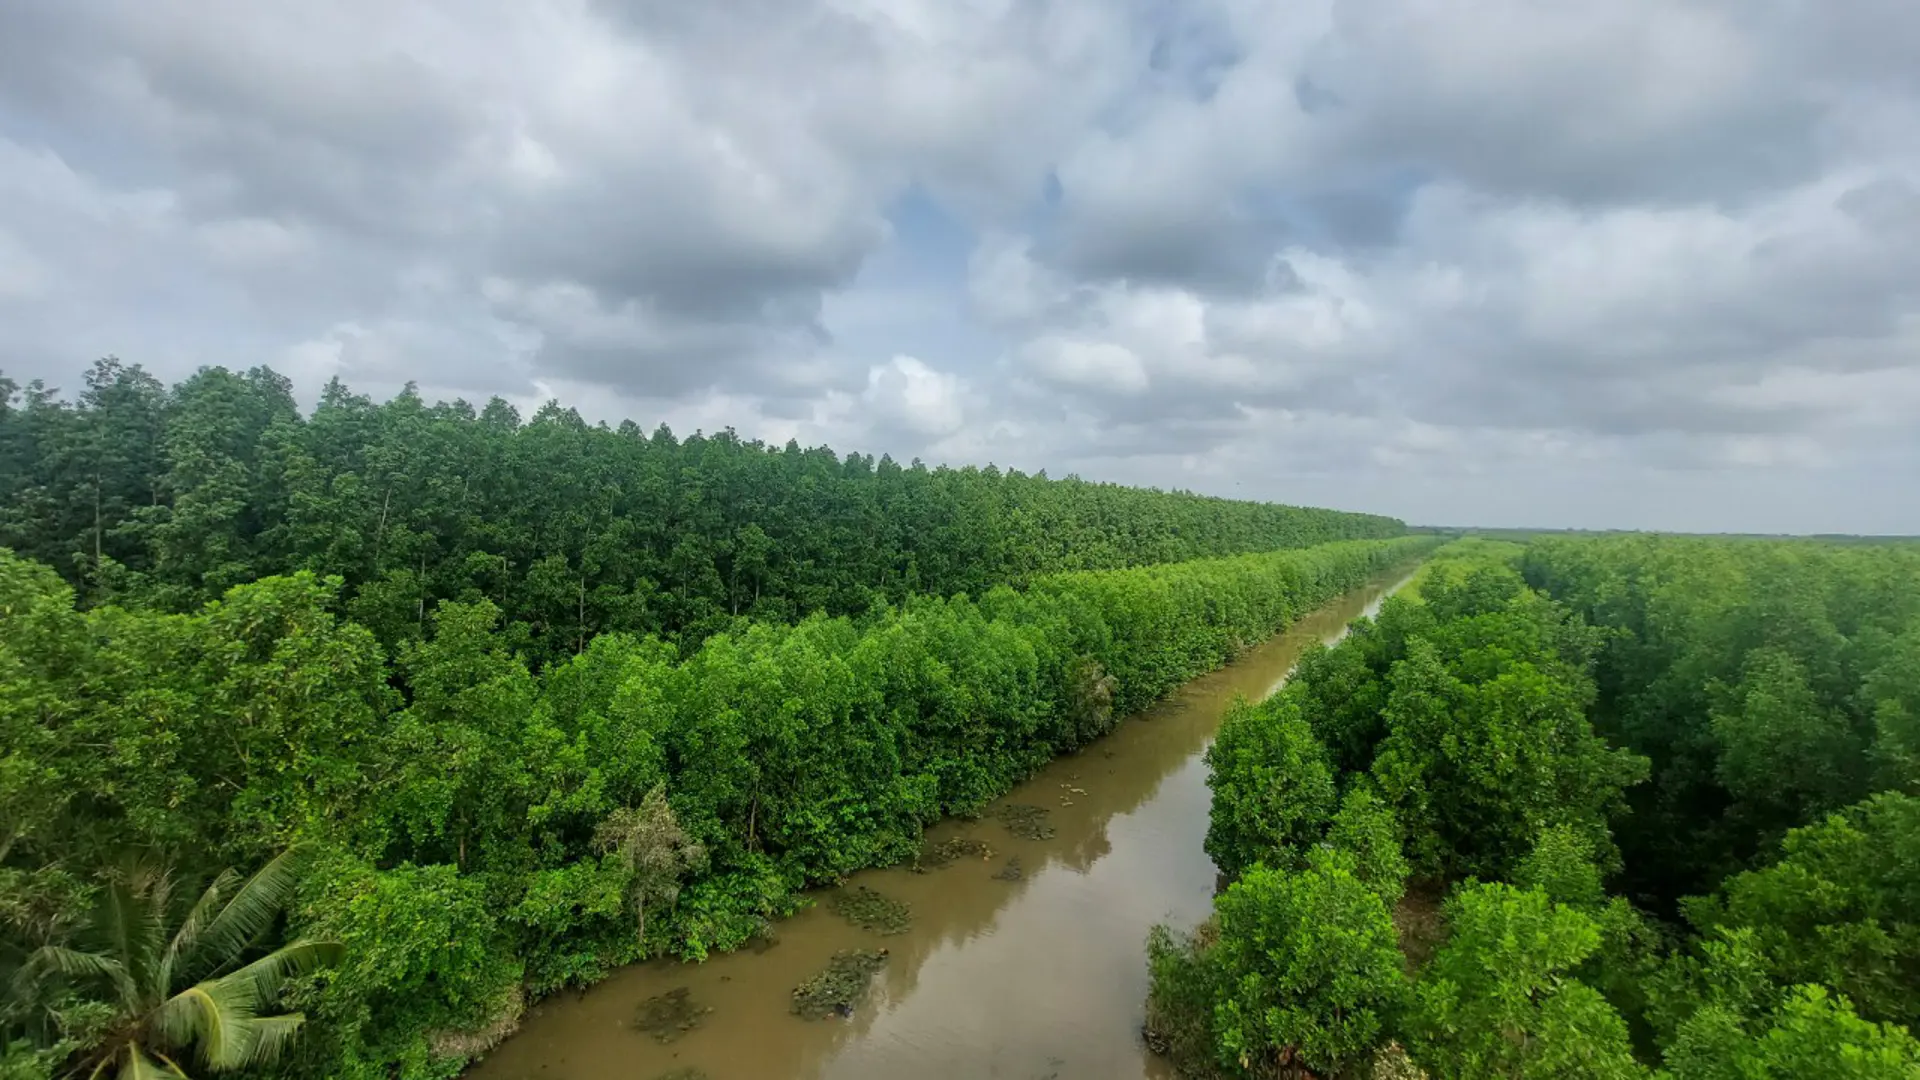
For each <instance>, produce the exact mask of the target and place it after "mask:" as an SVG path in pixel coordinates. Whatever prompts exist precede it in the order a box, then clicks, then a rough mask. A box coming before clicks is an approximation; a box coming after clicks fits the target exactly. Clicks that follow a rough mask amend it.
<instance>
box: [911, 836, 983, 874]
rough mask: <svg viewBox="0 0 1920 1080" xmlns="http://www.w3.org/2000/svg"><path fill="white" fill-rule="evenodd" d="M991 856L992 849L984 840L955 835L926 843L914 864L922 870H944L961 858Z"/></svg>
mask: <svg viewBox="0 0 1920 1080" xmlns="http://www.w3.org/2000/svg"><path fill="white" fill-rule="evenodd" d="M992 857H993V849H992V848H990V847H988V846H987V842H986V841H985V840H977V839H975V838H973V837H971V836H955V837H950V838H948V839H946V840H942V841H940V842H939V843H937V844H929V845H927V848H926V850H924V851H922V852H921V853H920V861H919V862H918V863H916V864H915V866H916V867H917V868H919V869H923V870H944V869H945V868H947V867H949V866H952V865H953V864H954V863H956V862H959V861H960V860H961V859H990V858H992Z"/></svg>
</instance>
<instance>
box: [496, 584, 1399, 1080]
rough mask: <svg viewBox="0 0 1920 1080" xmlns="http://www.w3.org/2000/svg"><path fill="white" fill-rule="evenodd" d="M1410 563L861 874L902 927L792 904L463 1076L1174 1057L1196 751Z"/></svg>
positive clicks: (924, 1068) (1195, 864)
mask: <svg viewBox="0 0 1920 1080" xmlns="http://www.w3.org/2000/svg"><path fill="white" fill-rule="evenodd" d="M1410 577H1411V575H1410V574H1409V573H1408V572H1405V571H1401V572H1396V573H1394V574H1392V575H1387V576H1383V577H1381V578H1378V579H1376V580H1375V581H1374V582H1373V583H1372V584H1370V585H1368V586H1366V587H1364V588H1362V589H1360V590H1357V591H1355V592H1352V593H1348V594H1346V595H1345V596H1343V597H1341V598H1340V599H1338V600H1336V601H1334V602H1333V603H1331V604H1329V605H1326V606H1325V607H1322V608H1320V609H1319V610H1317V611H1315V612H1313V613H1311V614H1309V615H1307V616H1305V617H1303V618H1301V619H1300V620H1298V621H1296V622H1295V623H1294V624H1293V625H1292V626H1291V627H1290V628H1289V629H1288V630H1286V631H1285V632H1283V633H1281V634H1279V635H1277V636H1276V637H1274V638H1271V639H1269V640H1268V641H1266V642H1264V643H1262V644H1260V645H1257V646H1255V647H1254V648H1253V649H1251V650H1249V651H1248V652H1246V653H1245V654H1243V655H1242V656H1240V657H1239V658H1238V659H1237V660H1235V661H1234V662H1233V663H1231V664H1229V665H1228V666H1227V667H1225V668H1222V669H1220V670H1218V671H1215V672H1213V673H1211V674H1209V675H1205V676H1202V677H1201V678H1198V679H1195V680H1193V681H1192V682H1189V683H1187V684H1185V685H1183V686H1181V687H1179V688H1178V689H1176V690H1175V691H1174V692H1173V693H1172V694H1171V695H1169V696H1168V697H1167V698H1166V699H1165V700H1163V701H1161V702H1160V703H1158V704H1157V705H1154V706H1153V707H1151V708H1149V709H1147V710H1145V711H1143V712H1142V713H1140V714H1138V715H1136V716H1135V717H1133V718H1130V719H1129V720H1127V721H1124V722H1122V723H1121V724H1119V725H1118V726H1117V727H1116V728H1115V730H1114V731H1113V732H1112V733H1110V734H1109V735H1107V736H1106V737H1104V738H1102V739H1100V740H1098V741H1096V742H1094V743H1092V744H1090V745H1088V746H1087V747H1085V748H1083V749H1082V750H1080V751H1078V752H1076V753H1073V754H1069V755H1067V756H1065V757H1062V758H1059V759H1057V760H1055V761H1054V762H1052V763H1051V764H1049V765H1047V766H1045V767H1044V768H1042V769H1041V770H1040V771H1039V772H1038V773H1036V774H1035V775H1033V776H1032V777H1031V778H1030V779H1028V780H1027V781H1026V782H1024V783H1022V784H1021V785H1019V786H1018V787H1016V788H1015V789H1014V790H1013V791H1012V792H1010V793H1008V794H1007V795H1006V796H1004V797H1003V798H1001V799H998V800H995V801H994V803H993V804H991V805H990V806H989V807H988V808H987V811H986V813H984V814H983V815H982V816H981V817H980V818H979V819H977V820H972V821H957V820H950V821H945V822H942V823H940V824H938V825H936V826H935V827H934V828H933V829H931V830H930V831H929V833H928V836H927V844H928V847H929V849H937V848H940V847H941V846H942V845H947V850H949V851H954V852H962V851H964V852H965V854H964V855H962V856H961V857H959V858H956V859H954V860H952V861H951V862H949V863H948V864H947V865H945V866H943V867H940V868H937V869H936V868H931V867H929V866H925V865H923V867H922V872H915V871H914V870H913V869H912V868H910V867H894V868H889V869H882V870H870V871H864V872H861V873H858V874H855V875H853V876H852V877H851V878H850V879H849V880H848V882H847V884H846V886H845V887H846V888H848V889H859V888H866V889H871V890H874V891H876V892H878V893H879V894H881V895H883V896H885V897H889V898H891V899H895V900H899V901H902V902H904V903H905V904H907V905H908V907H909V909H910V911H911V916H912V922H911V925H910V926H909V927H908V928H907V929H906V930H905V931H904V932H901V933H896V934H889V935H885V936H881V935H879V934H876V933H874V932H872V931H868V930H862V929H859V928H857V927H855V926H854V925H852V924H851V923H850V922H848V921H847V920H845V919H843V918H841V917H840V916H838V915H836V914H834V913H833V911H831V910H830V909H829V907H830V905H828V904H826V903H816V904H815V905H813V906H811V907H810V908H808V909H807V910H805V911H802V912H801V913H799V914H798V915H796V916H794V917H792V918H790V919H787V920H785V921H783V922H781V923H780V924H779V925H778V926H777V928H776V935H777V943H776V944H773V945H772V946H771V947H769V948H765V949H764V950H762V951H758V952H756V951H753V950H751V949H749V950H742V951H739V952H735V953H730V954H726V955H720V956H715V957H713V958H712V959H710V960H709V961H707V962H706V963H704V964H700V965H689V964H682V963H677V962H671V961H651V962H648V963H645V964H640V965H635V966H633V967H630V968H627V969H624V970H622V971H620V972H618V973H616V974H615V975H614V976H612V977H611V978H609V979H607V980H606V981H605V982H603V983H601V984H599V985H597V986H595V987H593V988H591V989H589V990H587V991H586V992H585V993H583V994H577V995H576V994H563V995H561V996H558V997H556V998H552V999H549V1000H548V1001H546V1002H543V1003H541V1004H540V1005H538V1006H536V1007H534V1008H533V1009H532V1010H530V1011H529V1015H528V1016H527V1017H526V1020H525V1023H524V1025H523V1028H522V1030H521V1032H520V1034H518V1035H517V1036H515V1037H513V1038H512V1039H510V1040H508V1041H507V1042H506V1043H505V1044H503V1045H502V1046H500V1047H499V1048H498V1049H496V1050H495V1051H494V1052H493V1054H492V1055H491V1056H490V1057H489V1058H488V1060H486V1061H485V1062H483V1063H481V1064H479V1065H478V1066H476V1067H475V1068H474V1069H473V1070H472V1071H471V1072H470V1074H469V1075H470V1076H472V1077H474V1078H476V1080H520V1078H523V1077H529V1078H530V1077H535V1076H538V1077H542V1078H553V1080H602V1078H612V1077H622V1078H629V1077H639V1078H642V1080H651V1078H653V1077H655V1076H660V1075H668V1074H671V1073H672V1072H673V1071H674V1070H679V1069H690V1068H697V1069H699V1070H701V1071H702V1072H703V1073H704V1074H705V1075H706V1076H708V1077H710V1078H711V1080H733V1078H739V1080H748V1078H752V1080H773V1078H786V1077H793V1078H802V1077H806V1078H814V1077H819V1078H828V1077H831V1078H846V1080H855V1078H858V1080H872V1078H880V1077H898V1076H907V1075H911V1076H916V1077H956V1078H958V1077H982V1076H1005V1077H1015V1078H1022V1080H1028V1078H1040V1077H1051V1078H1054V1080H1069V1078H1073V1077H1087V1078H1094V1077H1099V1078H1103V1080H1105V1078H1112V1077H1129V1076H1143V1077H1148V1076H1159V1075H1161V1074H1160V1073H1158V1072H1156V1071H1155V1070H1156V1069H1157V1068H1160V1067H1161V1066H1160V1065H1159V1064H1158V1063H1157V1062H1156V1060H1155V1059H1153V1058H1152V1057H1151V1055H1149V1054H1147V1053H1146V1051H1145V1049H1144V1047H1143V1046H1141V1044H1140V1042H1139V1037H1138V1028H1139V1023H1140V1012H1141V1002H1142V1000H1143V998H1144V995H1145V985H1146V974H1145V971H1144V967H1143V965H1142V963H1141V960H1140V948H1141V943H1142V941H1143V940H1144V939H1145V936H1146V932H1147V929H1148V928H1149V927H1150V926H1152V925H1153V924H1154V923H1156V922H1170V923H1173V924H1175V925H1184V924H1189V923H1192V922H1195V921H1198V920H1199V919H1200V918H1203V917H1204V916H1205V913H1206V911H1207V909H1208V905H1209V902H1210V898H1211V895H1212V887H1213V868H1212V865H1211V863H1210V862H1209V861H1208V860H1207V858H1206V855H1205V854H1204V852H1203V851H1202V850H1201V839H1202V838H1203V837H1204V835H1205V832H1206V823H1207V807H1208V799H1207V789H1206V769H1205V765H1204V764H1203V763H1202V761H1201V759H1200V755H1201V754H1202V753H1203V751H1204V749H1205V747H1206V744H1207V742H1208V741H1209V739H1210V738H1211V736H1212V733H1213V730H1214V728H1215V727H1216V726H1217V725H1218V723H1219V720H1220V716H1221V715H1222V714H1223V713H1224V712H1225V710H1226V708H1227V707H1228V705H1229V704H1231V702H1232V701H1233V699H1234V698H1235V697H1236V696H1241V695H1244V696H1246V697H1249V698H1258V697H1262V696H1265V695H1266V694H1268V693H1271V692H1272V691H1273V690H1274V689H1275V688H1276V687H1277V686H1278V685H1279V684H1280V683H1281V682H1282V681H1283V680H1284V678H1285V675H1286V673H1287V672H1288V671H1289V670H1291V668H1292V667H1293V665H1294V663H1295V661H1296V660H1297V659H1298V657H1299V655H1300V654H1301V652H1302V651H1303V650H1304V649H1305V648H1306V647H1307V646H1309V645H1310V644H1312V643H1315V642H1319V641H1327V640H1332V639H1335V638H1337V637H1339V636H1340V635H1341V634H1342V633H1344V630H1345V627H1346V626H1347V624H1348V623H1349V622H1351V621H1352V620H1353V619H1355V618H1357V617H1359V616H1361V615H1363V614H1367V613H1369V612H1370V611H1372V610H1374V609H1375V608H1377V606H1378V604H1379V603H1380V601H1381V600H1382V599H1384V597H1385V596H1386V595H1388V594H1390V593H1391V592H1392V591H1394V590H1395V589H1397V588H1399V587H1400V586H1401V585H1403V584H1404V583H1405V582H1406V581H1407V580H1409V579H1410ZM1009 806H1016V807H1032V808H1037V810H1038V811H1043V812H1044V813H1043V814H1039V815H1036V814H1035V813H1034V812H1033V811H1027V812H1026V813H1025V815H1024V820H1025V821H1027V822H1030V823H1031V822H1038V823H1040V824H1041V827H1040V828H1037V829H1035V828H1023V829H1021V830H1019V831H1020V832H1023V833H1025V834H1026V835H1025V836H1022V835H1016V832H1015V831H1014V830H1013V829H1010V828H1009V825H1008V822H1006V821H1004V820H1002V816H1001V814H1000V811H1002V810H1003V809H1004V808H1006V807H1009ZM1049 833H1050V835H1049ZM954 841H958V843H949V842H954ZM831 892H832V890H823V891H821V892H819V893H816V894H815V897H814V898H815V899H816V900H826V899H827V898H828V896H829V894H830V893H831ZM880 948H885V949H887V950H888V956H887V958H886V964H885V967H884V968H883V969H882V970H881V973H880V974H879V975H878V976H877V977H876V979H875V982H874V986H873V989H872V993H871V996H870V997H868V998H867V1000H866V1001H865V1002H863V1003H862V1004H861V1005H860V1006H858V1007H857V1008H855V1009H854V1010H853V1013H852V1015H851V1016H850V1017H848V1018H846V1019H839V1018H832V1019H827V1020H820V1021H807V1020H802V1019H800V1018H798V1017H795V1016H793V1015H790V1013H789V1003H790V1000H791V991H792V989H793V987H794V986H796V985H798V984H799V983H800V982H801V981H803V980H805V979H806V978H808V977H809V976H812V975H814V974H815V973H817V972H819V971H820V970H822V969H823V968H824V967H826V966H827V964H828V962H829V961H830V960H831V958H832V957H833V955H834V954H835V953H836V952H840V951H843V950H852V949H868V950H871V949H880ZM682 989H684V990H685V994H684V995H682V996H681V997H680V998H679V999H676V1000H679V1001H683V1002H684V1003H685V1006H686V1012H685V1013H684V1014H683V1015H685V1016H686V1017H687V1019H686V1022H688V1023H690V1024H692V1025H693V1026H692V1027H691V1028H690V1029H689V1030H687V1031H685V1032H684V1033H681V1032H679V1031H678V1030H677V1028H676V1030H674V1031H673V1032H669V1033H667V1034H670V1035H671V1036H673V1037H671V1038H670V1039H668V1040H667V1041H661V1040H660V1039H658V1038H656V1037H654V1036H652V1035H649V1034H647V1033H645V1032H643V1031H641V1030H638V1028H637V1027H636V1022H637V1021H638V1019H639V1014H640V1012H641V1010H642V1007H643V1004H644V1003H647V1002H649V1001H656V1002H657V1001H659V1000H661V999H663V998H666V997H667V996H668V995H671V994H673V993H674V992H676V991H679V990H682ZM700 1010H711V1011H710V1012H702V1011H700ZM690 1075H691V1074H690Z"/></svg>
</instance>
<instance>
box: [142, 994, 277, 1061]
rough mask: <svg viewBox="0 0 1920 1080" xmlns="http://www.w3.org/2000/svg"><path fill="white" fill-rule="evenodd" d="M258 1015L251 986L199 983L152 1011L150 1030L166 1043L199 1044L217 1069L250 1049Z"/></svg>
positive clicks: (201, 1051) (239, 1057)
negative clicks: (252, 1030)
mask: <svg viewBox="0 0 1920 1080" xmlns="http://www.w3.org/2000/svg"><path fill="white" fill-rule="evenodd" d="M257 1016H258V1002H257V1001H256V999H255V998H254V995H253V992H252V988H251V987H250V986H246V985H241V984H225V983H223V981H222V980H213V981H211V982H203V983H196V984H195V985H193V986H189V987H187V988H186V989H185V990H182V991H180V992H179V993H177V994H175V995H173V996H172V997H170V998H168V999H167V1001H166V1003H165V1004H164V1005H161V1006H160V1008H158V1009H156V1010H155V1011H154V1013H153V1019H152V1022H151V1025H150V1027H151V1030H152V1031H153V1033H154V1034H155V1035H157V1036H158V1037H159V1041H160V1042H161V1043H163V1044H165V1045H167V1046H172V1047H184V1046H188V1045H192V1044H197V1045H198V1047H199V1050H200V1056H201V1058H202V1059H203V1060H205V1061H206V1063H207V1064H208V1065H209V1066H211V1067H212V1068H215V1069H226V1068H231V1067H233V1063H234V1062H236V1061H243V1060H245V1059H246V1057H247V1055H248V1053H249V1052H250V1051H251V1048H252V1043H253V1034H252V1032H251V1031H250V1030H249V1029H250V1027H251V1025H252V1024H253V1022H254V1021H255V1019H256V1018H257Z"/></svg>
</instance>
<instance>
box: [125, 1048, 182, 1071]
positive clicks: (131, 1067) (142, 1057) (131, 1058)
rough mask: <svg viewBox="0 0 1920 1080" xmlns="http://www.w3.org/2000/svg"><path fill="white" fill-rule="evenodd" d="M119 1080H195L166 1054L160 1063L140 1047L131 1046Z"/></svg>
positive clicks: (162, 1056)
mask: <svg viewBox="0 0 1920 1080" xmlns="http://www.w3.org/2000/svg"><path fill="white" fill-rule="evenodd" d="M119 1080H193V1078H192V1077H191V1076H188V1075H187V1074H186V1072H185V1071H184V1070H182V1069H181V1068H180V1066H179V1065H177V1064H175V1063H174V1062H173V1060H172V1059H170V1058H168V1057H166V1056H165V1055H164V1054H163V1055H161V1057H160V1060H159V1061H155V1060H153V1059H152V1058H150V1057H148V1056H147V1055H146V1053H145V1052H144V1051H142V1050H141V1049H140V1048H139V1047H138V1046H131V1045H130V1046H128V1047H127V1060H126V1061H125V1062H124V1063H123V1064H122V1065H121V1066H120V1076H119Z"/></svg>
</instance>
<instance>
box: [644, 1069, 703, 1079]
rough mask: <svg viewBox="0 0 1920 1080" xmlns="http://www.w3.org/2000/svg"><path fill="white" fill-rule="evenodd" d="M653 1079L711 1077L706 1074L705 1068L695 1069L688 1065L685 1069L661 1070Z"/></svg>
mask: <svg viewBox="0 0 1920 1080" xmlns="http://www.w3.org/2000/svg"><path fill="white" fill-rule="evenodd" d="M653 1080H711V1078H710V1077H708V1076H707V1070H705V1069H695V1068H692V1067H691V1066H689V1067H688V1068H685V1069H674V1070H672V1071H670V1072H663V1073H661V1074H660V1075H658V1076H656V1077H654V1078H653Z"/></svg>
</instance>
